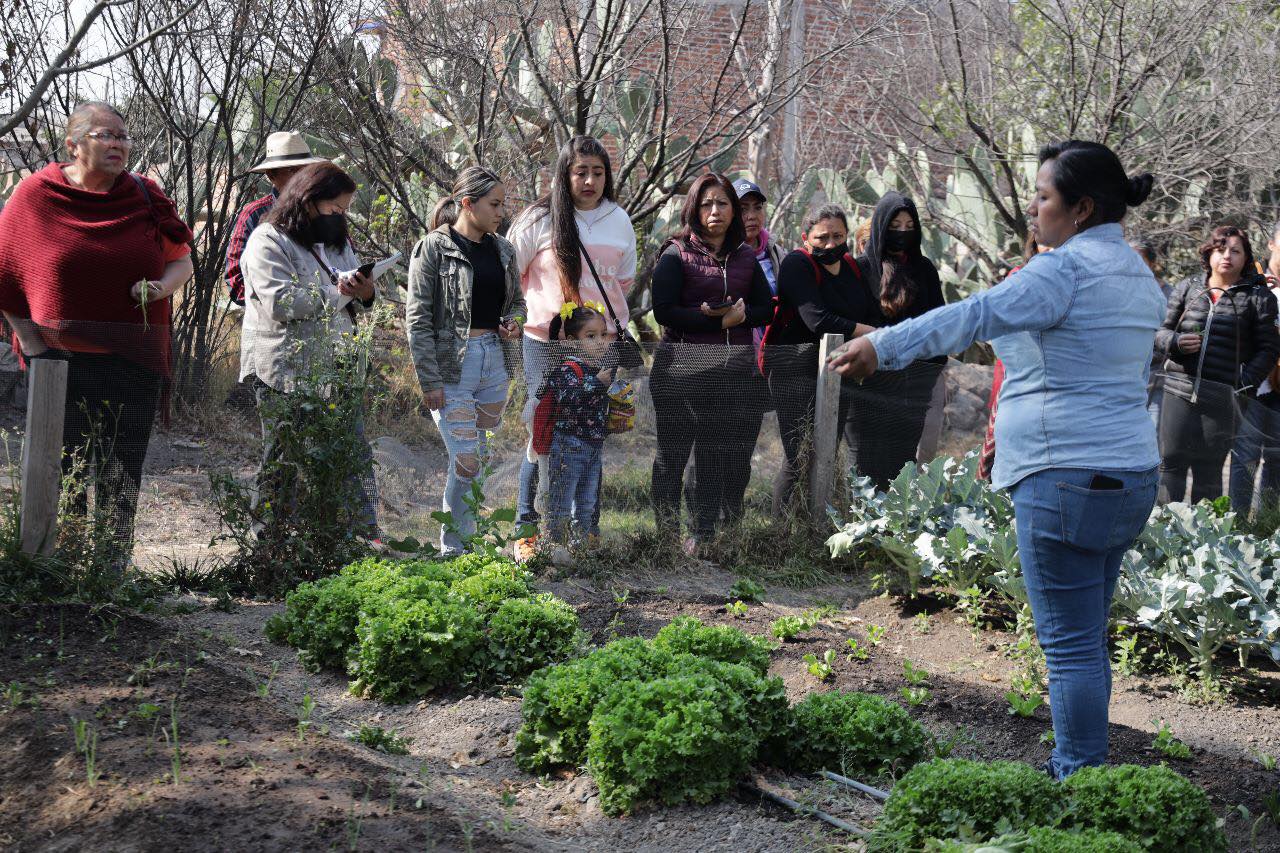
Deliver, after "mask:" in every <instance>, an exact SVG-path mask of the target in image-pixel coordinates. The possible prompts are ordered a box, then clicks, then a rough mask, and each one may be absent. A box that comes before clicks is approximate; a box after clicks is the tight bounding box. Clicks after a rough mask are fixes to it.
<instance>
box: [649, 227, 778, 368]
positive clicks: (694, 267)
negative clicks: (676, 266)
mask: <svg viewBox="0 0 1280 853" xmlns="http://www.w3.org/2000/svg"><path fill="white" fill-rule="evenodd" d="M672 242H673V243H674V244H675V245H676V247H677V248H678V249H679V250H680V263H681V264H682V265H683V266H684V288H683V289H682V290H681V291H680V304H681V305H682V306H684V307H686V308H697V307H698V306H700V305H701V304H702V303H703V302H705V303H707V304H708V305H719V304H720V303H721V302H724V301H725V300H726V299H732V300H733V301H734V302H737V301H738V300H739V299H742V300H747V301H749V300H750V299H751V282H752V280H753V279H754V278H755V274H756V266H757V265H758V264H757V261H756V253H755V252H754V251H752V250H751V249H750V248H748V247H747V244H746V243H743V244H742V245H740V246H738V248H737V249H735V250H734V251H733V252H731V253H730V254H729V257H728V258H726V259H724V260H723V261H722V260H718V259H717V258H716V257H715V256H714V255H713V254H712V253H711V251H710V250H709V249H707V248H706V246H705V245H703V243H702V241H701V240H699V239H698V238H697V237H696V236H695V237H693V238H691V239H690V240H689V241H685V240H673V241H672ZM664 248H665V247H664ZM662 339H663V340H664V341H671V342H678V343H686V344H747V345H750V344H752V343H753V341H754V338H753V337H752V330H751V327H750V326H747V325H746V324H742V325H739V326H734V327H733V328H732V329H728V330H725V331H719V332H680V331H676V330H674V329H668V328H663V330H662Z"/></svg>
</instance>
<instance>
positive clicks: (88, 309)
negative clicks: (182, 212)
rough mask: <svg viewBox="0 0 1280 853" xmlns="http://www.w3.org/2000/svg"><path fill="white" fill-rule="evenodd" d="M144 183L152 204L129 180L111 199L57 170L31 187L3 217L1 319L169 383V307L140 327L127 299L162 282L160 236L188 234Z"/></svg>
mask: <svg viewBox="0 0 1280 853" xmlns="http://www.w3.org/2000/svg"><path fill="white" fill-rule="evenodd" d="M142 180H143V181H144V182H145V183H146V185H147V190H148V191H149V192H150V193H151V204H150V205H148V203H147V199H146V197H145V196H144V195H143V193H142V190H141V189H139V187H138V184H137V182H136V181H135V180H133V178H132V177H130V176H129V174H128V173H122V174H121V175H120V176H119V177H118V178H117V179H116V182H115V184H113V185H112V187H111V189H109V190H107V191H106V192H91V191H89V190H85V189H82V188H80V187H76V186H73V185H72V184H71V183H70V182H68V181H67V177H66V175H65V174H63V171H62V166H61V165H59V164H57V163H51V164H50V165H48V166H46V167H45V168H44V169H42V170H40V171H39V172H37V173H35V174H34V175H31V176H29V177H27V178H25V179H24V180H23V181H22V183H20V184H19V185H18V187H17V189H16V190H14V193H13V196H12V197H11V198H10V199H9V201H8V203H7V204H5V206H4V209H3V210H0V310H2V311H7V312H9V313H11V314H14V315H17V316H19V317H25V318H30V319H31V320H33V321H35V322H36V324H38V325H39V326H40V327H42V328H44V329H50V330H57V331H64V332H66V333H67V334H69V335H74V336H75V337H77V338H80V339H82V340H85V341H90V342H92V343H94V344H97V345H98V346H101V347H104V348H106V349H108V350H110V351H111V352H113V353H116V354H117V355H120V356H123V357H124V358H127V359H129V360H130V361H133V362H136V363H138V364H140V365H142V366H143V367H146V368H148V369H150V370H154V371H155V372H156V373H159V374H161V375H163V376H165V377H168V376H169V375H170V374H171V372H172V369H171V355H170V346H169V344H170V342H169V325H170V304H169V302H170V300H168V299H161V300H156V301H155V302H152V303H150V304H149V305H148V306H147V307H146V309H145V322H144V309H143V308H141V307H139V306H138V303H137V302H135V301H134V299H133V296H132V295H131V293H130V290H131V289H132V288H133V285H134V284H136V283H137V282H138V281H141V280H142V279H144V278H145V279H148V280H150V281H155V280H156V279H158V278H160V276H161V275H162V274H163V272H164V267H165V260H164V249H163V246H162V244H161V240H160V235H161V234H163V235H164V236H166V237H168V238H169V239H170V240H172V241H173V242H175V243H189V242H191V239H192V235H191V229H190V228H188V227H187V226H186V224H185V223H184V222H183V221H182V220H181V219H180V218H179V217H178V211H177V208H176V207H175V206H174V204H173V202H172V201H170V200H169V199H168V198H167V197H166V196H165V195H164V193H162V192H161V191H160V187H159V186H157V185H156V184H155V182H153V181H151V180H149V179H147V178H143V179H142ZM153 211H154V212H153ZM46 337H51V338H52V337H54V336H51V335H47V336H46ZM52 342H53V343H55V344H56V340H54V341H52ZM15 346H16V340H15Z"/></svg>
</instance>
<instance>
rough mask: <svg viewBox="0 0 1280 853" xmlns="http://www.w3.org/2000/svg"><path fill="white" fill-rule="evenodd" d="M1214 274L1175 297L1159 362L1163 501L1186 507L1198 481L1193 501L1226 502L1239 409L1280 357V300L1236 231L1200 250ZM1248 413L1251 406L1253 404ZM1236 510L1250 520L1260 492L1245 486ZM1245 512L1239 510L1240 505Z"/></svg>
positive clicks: (1161, 335) (1182, 287)
mask: <svg viewBox="0 0 1280 853" xmlns="http://www.w3.org/2000/svg"><path fill="white" fill-rule="evenodd" d="M1200 262H1201V264H1202V265H1203V267H1204V272H1203V273H1202V274H1200V275H1193V276H1191V277H1189V278H1187V279H1185V280H1184V281H1182V282H1181V283H1179V284H1178V285H1177V286H1176V287H1175V288H1174V289H1173V293H1172V294H1170V296H1169V301H1168V311H1167V313H1166V314H1165V318H1164V325H1163V327H1162V328H1161V329H1160V331H1159V332H1157V333H1156V341H1155V352H1156V353H1157V354H1161V355H1163V356H1164V357H1165V362H1164V374H1165V376H1164V402H1163V403H1162V404H1161V407H1160V408H1161V412H1160V452H1161V457H1162V458H1161V460H1160V501H1161V503H1168V502H1169V501H1180V500H1182V499H1183V497H1184V496H1185V494H1186V484H1187V471H1188V470H1190V471H1191V481H1192V482H1191V500H1192V502H1195V501H1199V500H1202V499H1205V498H1208V499H1210V500H1212V499H1213V498H1216V497H1219V496H1220V495H1221V494H1222V465H1223V463H1224V462H1225V461H1226V458H1227V453H1228V452H1229V451H1230V450H1231V443H1232V439H1233V438H1234V435H1235V428H1236V420H1237V417H1236V416H1237V413H1238V410H1239V405H1240V404H1239V403H1238V402H1237V400H1236V393H1237V392H1239V391H1243V392H1244V393H1245V394H1246V396H1249V397H1252V396H1253V395H1254V394H1256V393H1257V389H1258V387H1259V386H1260V385H1262V383H1263V381H1264V380H1266V378H1267V374H1269V373H1270V372H1271V368H1272V367H1274V366H1275V363H1276V357H1277V356H1278V355H1280V338H1277V336H1276V298H1275V297H1274V296H1272V295H1271V291H1270V290H1268V289H1267V282H1266V279H1265V277H1264V276H1262V275H1259V274H1257V273H1255V272H1254V264H1253V247H1252V246H1251V245H1250V244H1249V237H1248V235H1247V234H1245V233H1244V231H1242V230H1240V229H1239V228H1236V227H1235V226H1233V225H1223V226H1221V227H1218V228H1215V229H1214V230H1213V233H1212V234H1210V235H1209V239H1208V240H1207V241H1206V242H1205V244H1204V245H1203V246H1201V247H1200ZM1246 405H1248V403H1246ZM1235 485H1236V488H1235V489H1234V490H1233V494H1232V498H1233V501H1232V506H1233V508H1234V509H1235V510H1236V511H1237V512H1240V513H1248V512H1249V504H1250V503H1252V498H1253V483H1252V481H1251V480H1250V481H1249V483H1248V488H1247V490H1246V487H1245V478H1244V477H1239V476H1238V477H1236V478H1235ZM1238 504H1239V505H1238Z"/></svg>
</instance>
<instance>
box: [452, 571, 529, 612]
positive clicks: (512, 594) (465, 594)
mask: <svg viewBox="0 0 1280 853" xmlns="http://www.w3.org/2000/svg"><path fill="white" fill-rule="evenodd" d="M453 591H454V592H455V593H457V594H458V595H459V596H461V597H462V598H464V599H466V600H467V601H469V602H471V603H472V604H473V605H475V607H476V609H477V610H479V611H480V612H481V613H486V612H489V611H492V610H496V609H497V607H498V605H500V604H502V602H504V601H506V600H507V599H509V598H526V597H527V596H528V595H529V594H530V590H529V575H528V573H527V572H525V571H524V570H523V569H521V568H520V567H519V566H517V565H516V564H514V563H491V564H489V565H486V566H484V567H482V568H481V569H480V570H479V571H477V572H476V573H475V574H472V575H468V576H467V577H464V578H460V579H459V580H457V581H455V582H454V584H453Z"/></svg>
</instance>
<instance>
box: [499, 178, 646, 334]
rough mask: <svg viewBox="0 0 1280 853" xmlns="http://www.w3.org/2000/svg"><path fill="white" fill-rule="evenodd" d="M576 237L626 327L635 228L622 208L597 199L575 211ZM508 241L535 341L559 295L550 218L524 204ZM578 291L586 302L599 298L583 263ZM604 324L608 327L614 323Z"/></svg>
mask: <svg viewBox="0 0 1280 853" xmlns="http://www.w3.org/2000/svg"><path fill="white" fill-rule="evenodd" d="M574 220H575V221H576V222H577V223H578V238H579V239H580V240H581V241H582V247H583V249H584V250H585V251H586V252H587V253H588V254H589V255H590V256H591V260H592V261H593V262H594V263H595V266H596V272H598V273H599V274H600V279H601V281H603V282H604V289H605V291H606V292H607V295H608V299H609V304H610V305H611V306H612V307H613V310H614V313H616V314H617V315H618V319H619V320H620V321H621V322H622V325H623V326H624V327H625V326H626V325H627V322H628V310H629V309H628V308H627V293H629V292H630V290H631V286H632V284H634V283H635V279H636V232H635V229H634V228H633V227H632V225H631V218H630V217H629V216H627V212H626V211H625V210H623V209H622V208H621V207H619V206H618V205H617V204H615V203H614V202H611V201H602V202H601V203H600V206H599V207H597V208H596V209H595V210H585V211H584V210H575V211H574ZM507 239H508V240H510V241H511V242H512V244H513V245H514V246H515V247H516V262H517V263H518V264H519V266H520V286H521V288H522V289H523V290H524V300H525V304H526V305H527V307H528V311H529V316H528V317H527V318H526V320H525V326H524V333H525V334H526V335H528V336H529V337H531V338H535V339H536V340H540V341H545V340H546V339H547V327H548V326H549V325H550V324H551V319H552V318H553V317H555V316H556V315H557V314H559V313H560V306H561V305H562V304H564V299H563V297H562V295H561V290H560V270H559V268H558V267H557V266H556V259H555V254H554V253H553V252H552V250H551V217H550V216H549V215H547V213H546V212H545V211H543V210H539V209H537V208H529V209H527V210H525V211H524V212H522V213H521V214H520V215H519V216H517V217H516V220H515V222H513V223H512V225H511V229H510V231H508V233H507ZM578 292H579V293H581V294H582V299H583V300H584V301H587V302H603V301H604V298H605V295H604V294H601V292H600V288H598V287H597V286H596V282H595V279H594V278H592V276H591V269H590V267H588V266H587V263H586V261H585V260H584V261H583V263H582V278H581V279H579V281H578ZM606 321H607V322H609V327H610V328H609V330H610V332H612V331H613V324H612V322H611V321H609V318H608V317H607V316H606Z"/></svg>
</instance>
